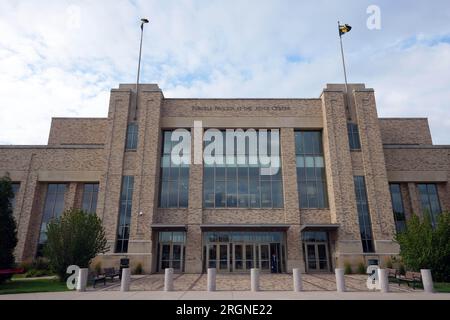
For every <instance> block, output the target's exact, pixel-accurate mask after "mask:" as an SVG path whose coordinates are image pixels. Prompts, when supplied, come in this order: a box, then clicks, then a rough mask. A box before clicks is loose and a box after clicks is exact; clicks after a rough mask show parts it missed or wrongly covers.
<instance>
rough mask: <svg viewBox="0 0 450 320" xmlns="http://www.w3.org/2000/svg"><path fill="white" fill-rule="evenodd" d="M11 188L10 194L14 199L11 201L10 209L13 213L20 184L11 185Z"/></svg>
mask: <svg viewBox="0 0 450 320" xmlns="http://www.w3.org/2000/svg"><path fill="white" fill-rule="evenodd" d="M11 187H12V192H13V194H14V197H13V198H12V199H11V208H12V210H13V211H14V208H15V207H16V199H17V194H18V193H19V190H20V183H13V184H11Z"/></svg>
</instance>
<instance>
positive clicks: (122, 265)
mask: <svg viewBox="0 0 450 320" xmlns="http://www.w3.org/2000/svg"><path fill="white" fill-rule="evenodd" d="M129 267H130V259H128V258H122V259H120V273H119V278H120V279H121V280H122V269H127V268H129Z"/></svg>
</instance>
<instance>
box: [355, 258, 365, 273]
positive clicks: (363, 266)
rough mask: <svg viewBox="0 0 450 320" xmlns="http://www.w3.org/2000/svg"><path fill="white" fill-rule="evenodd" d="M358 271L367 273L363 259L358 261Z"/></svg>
mask: <svg viewBox="0 0 450 320" xmlns="http://www.w3.org/2000/svg"><path fill="white" fill-rule="evenodd" d="M357 272H358V274H366V273H367V267H366V264H365V263H364V262H363V261H361V262H360V263H358V268H357Z"/></svg>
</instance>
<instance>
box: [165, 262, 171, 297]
mask: <svg viewBox="0 0 450 320" xmlns="http://www.w3.org/2000/svg"><path fill="white" fill-rule="evenodd" d="M164 291H166V292H169V291H173V269H172V268H167V269H166V271H165V276H164Z"/></svg>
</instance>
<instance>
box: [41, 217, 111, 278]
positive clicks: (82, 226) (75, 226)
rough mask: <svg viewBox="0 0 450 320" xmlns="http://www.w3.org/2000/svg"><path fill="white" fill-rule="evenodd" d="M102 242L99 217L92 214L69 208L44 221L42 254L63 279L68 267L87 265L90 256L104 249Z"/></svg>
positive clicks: (90, 258)
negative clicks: (45, 227)
mask: <svg viewBox="0 0 450 320" xmlns="http://www.w3.org/2000/svg"><path fill="white" fill-rule="evenodd" d="M106 244H107V242H106V237H105V230H104V228H103V226H102V222H101V220H100V219H99V218H98V217H97V216H96V215H95V214H90V213H86V212H84V211H82V210H78V209H72V210H68V211H65V212H64V213H63V215H62V216H61V217H60V218H58V219H55V220H52V221H50V223H49V224H48V226H47V243H46V244H45V246H44V256H45V257H46V258H48V260H49V263H50V267H51V269H52V271H54V272H55V273H56V274H57V275H58V276H59V278H60V280H61V281H64V280H65V279H66V278H67V277H68V275H67V274H66V270H67V267H68V266H70V265H76V266H78V267H80V268H88V267H89V265H90V263H91V261H92V259H94V258H95V257H96V256H97V255H98V254H100V253H104V252H106V251H107V247H106Z"/></svg>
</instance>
